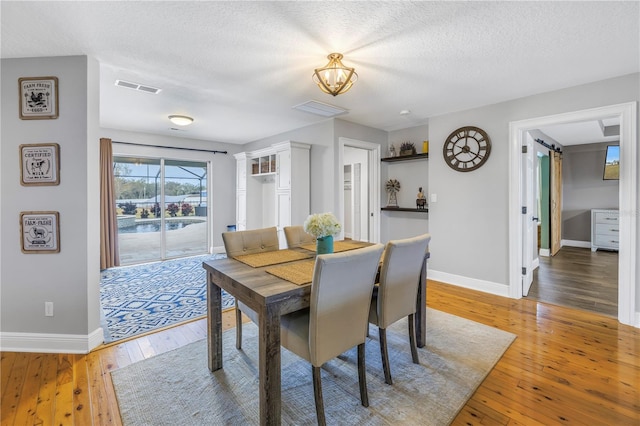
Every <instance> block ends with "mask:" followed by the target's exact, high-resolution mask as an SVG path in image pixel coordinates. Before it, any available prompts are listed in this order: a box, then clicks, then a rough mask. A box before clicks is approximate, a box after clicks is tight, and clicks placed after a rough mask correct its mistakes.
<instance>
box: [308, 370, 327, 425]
mask: <svg viewBox="0 0 640 426" xmlns="http://www.w3.org/2000/svg"><path fill="white" fill-rule="evenodd" d="M311 370H312V373H313V396H314V397H315V400H316V417H317V419H318V425H319V426H326V424H327V421H326V420H325V418H324V402H323V401H322V376H321V372H320V367H314V366H313V365H312V366H311Z"/></svg>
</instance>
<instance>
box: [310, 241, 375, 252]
mask: <svg viewBox="0 0 640 426" xmlns="http://www.w3.org/2000/svg"><path fill="white" fill-rule="evenodd" d="M368 245H371V244H370V243H364V242H361V241H344V240H343V241H334V242H333V252H334V253H339V252H341V251H347V250H355V249H359V248H362V247H366V246H368ZM300 247H301V248H303V249H305V250H310V251H313V252H315V251H316V245H315V244H305V245H303V246H300Z"/></svg>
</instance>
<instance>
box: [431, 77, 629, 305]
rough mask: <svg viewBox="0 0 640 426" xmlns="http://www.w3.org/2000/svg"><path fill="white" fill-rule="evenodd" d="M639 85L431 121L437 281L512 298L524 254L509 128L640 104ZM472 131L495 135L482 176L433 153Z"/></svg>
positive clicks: (608, 85) (604, 84) (590, 89)
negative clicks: (514, 266)
mask: <svg viewBox="0 0 640 426" xmlns="http://www.w3.org/2000/svg"><path fill="white" fill-rule="evenodd" d="M639 81H640V74H638V73H635V74H630V75H626V76H622V77H618V78H613V79H609V80H603V81H598V82H595V83H591V84H585V85H582V86H576V87H571V88H568V89H562V90H557V91H553V92H548V93H543V94H538V95H534V96H529V97H526V98H521V99H516V100H513V101H509V102H504V103H500V104H495V105H488V106H484V107H481V108H476V109H472V110H468V111H462V112H457V113H452V114H446V115H442V116H438V117H434V118H432V119H431V120H430V122H429V140H430V151H431V152H433V153H434V155H432V156H431V157H430V158H429V187H430V192H431V193H436V194H437V195H438V202H437V203H433V202H431V203H430V204H429V230H430V233H431V235H432V240H431V252H432V253H433V256H432V257H431V260H430V266H429V267H430V271H431V272H430V274H431V277H433V278H436V279H441V280H443V281H449V282H456V283H459V284H461V285H467V286H472V287H474V288H478V289H483V290H486V291H491V292H495V293H498V294H505V295H507V294H508V293H507V290H508V285H509V280H508V274H509V264H508V262H509V250H510V249H511V250H520V248H518V247H513V248H510V247H509V241H508V226H509V216H508V211H507V210H508V201H509V195H508V189H509V134H508V132H509V122H511V121H517V120H524V119H530V118H534V117H543V116H549V115H554V114H560V113H565V112H572V111H579V110H584V109H588V108H595V107H600V106H606V105H614V104H620V103H624V102H631V101H634V102H637V101H638V100H639V99H640V87H639ZM469 125H474V126H478V127H480V128H482V129H484V130H485V131H486V132H487V133H488V134H489V136H490V137H491V141H492V150H491V156H490V158H489V160H488V161H487V162H486V163H485V164H484V166H483V167H481V168H480V169H478V170H475V171H473V172H467V173H459V172H455V171H453V170H451V169H450V168H449V167H448V166H447V165H446V164H445V163H444V160H443V159H442V155H437V154H435V153H437V152H441V151H442V145H443V141H444V140H445V138H446V137H447V136H448V135H449V133H451V132H452V131H453V130H455V129H457V128H459V127H462V126H469ZM636 208H637V206H636ZM636 220H638V219H637V218H636ZM639 229H640V228H639ZM636 263H637V262H636ZM636 287H638V283H637V282H636ZM636 299H640V291H638V290H636ZM636 305H637V306H638V305H640V304H639V303H637V304H636Z"/></svg>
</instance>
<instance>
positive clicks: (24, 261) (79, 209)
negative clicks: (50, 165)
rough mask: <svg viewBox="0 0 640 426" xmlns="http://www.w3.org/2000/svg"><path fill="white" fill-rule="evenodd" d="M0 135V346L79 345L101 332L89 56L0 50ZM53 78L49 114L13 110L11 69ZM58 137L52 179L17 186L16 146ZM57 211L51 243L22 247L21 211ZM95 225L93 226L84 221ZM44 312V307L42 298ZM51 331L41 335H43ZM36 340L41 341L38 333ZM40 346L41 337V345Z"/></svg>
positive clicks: (94, 106) (93, 74) (82, 348)
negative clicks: (10, 54)
mask: <svg viewBox="0 0 640 426" xmlns="http://www.w3.org/2000/svg"><path fill="white" fill-rule="evenodd" d="M1 64H2V65H1V70H2V114H1V123H2V132H1V135H2V143H1V144H0V145H1V146H0V152H1V157H0V164H1V168H0V174H1V175H2V179H1V183H2V189H1V193H2V198H1V205H0V211H1V222H0V235H1V237H2V238H1V242H0V244H1V247H2V249H1V254H2V258H1V264H2V268H1V271H0V286H1V292H2V301H1V308H2V309H1V311H2V312H1V329H0V331H1V332H2V349H3V350H10V349H11V348H12V347H15V346H16V345H20V344H24V345H26V346H27V347H31V348H33V349H34V350H42V351H48V350H51V351H56V349H61V348H64V349H66V350H68V351H73V352H87V351H88V350H89V349H91V348H92V347H94V346H96V345H97V344H99V343H101V342H102V330H101V329H100V315H99V312H100V304H99V296H98V295H99V282H100V273H99V259H100V257H99V226H97V224H98V223H99V222H98V221H99V219H98V218H99V210H98V208H97V206H98V204H99V176H98V173H97V172H96V170H95V169H96V168H98V164H99V161H98V158H99V141H98V136H97V134H98V132H97V130H98V129H97V123H98V117H99V96H98V93H99V91H98V80H99V75H98V72H99V71H98V66H97V63H96V62H95V61H94V60H93V59H89V58H87V57H85V56H72V57H56V58H30V59H3V60H2V62H1ZM39 76H55V77H57V78H58V92H59V117H58V118H57V119H52V120H21V119H20V118H19V116H18V105H19V102H18V99H19V96H18V79H19V78H20V77H39ZM45 142H55V143H58V144H59V145H60V184H59V185H57V186H39V187H35V186H27V187H25V186H21V185H20V170H19V164H20V162H19V161H18V146H19V145H20V144H24V143H45ZM43 210H52V211H57V212H59V214H60V252H59V253H54V254H24V253H22V252H21V249H20V247H21V246H20V235H19V217H20V212H23V211H43ZM96 226H97V229H98V231H96V230H95V229H96V228H94V227H96ZM45 301H49V302H53V304H54V316H53V317H45V316H44V302H45ZM51 336H55V337H53V338H51V339H49V340H48V341H47V338H48V337H51ZM45 341H46V342H45ZM43 346H44V347H43Z"/></svg>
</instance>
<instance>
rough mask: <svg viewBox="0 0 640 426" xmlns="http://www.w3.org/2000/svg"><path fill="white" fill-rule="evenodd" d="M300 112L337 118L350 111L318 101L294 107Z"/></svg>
mask: <svg viewBox="0 0 640 426" xmlns="http://www.w3.org/2000/svg"><path fill="white" fill-rule="evenodd" d="M292 108H293V109H297V110H298V111H304V112H308V113H310V114H316V115H321V116H323V117H335V116H337V115H342V114H347V113H348V112H349V110H347V109H344V108H340V107H337V106H334V105H329V104H325V103H322V102H318V101H307V102H303V103H301V104H299V105H295V106H293V107H292Z"/></svg>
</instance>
